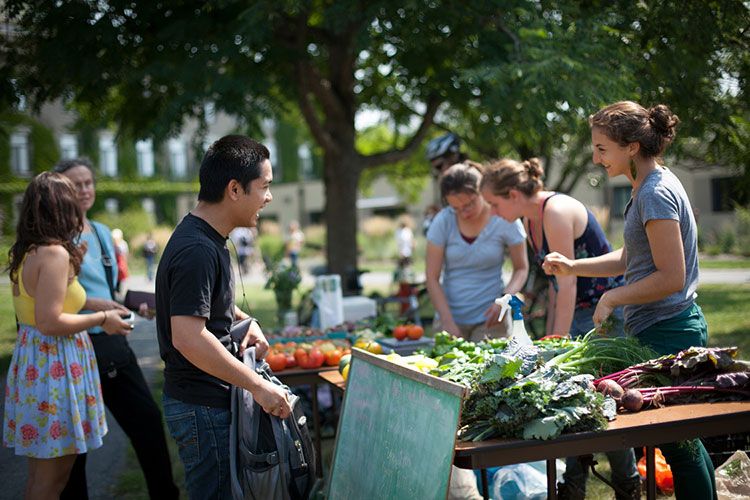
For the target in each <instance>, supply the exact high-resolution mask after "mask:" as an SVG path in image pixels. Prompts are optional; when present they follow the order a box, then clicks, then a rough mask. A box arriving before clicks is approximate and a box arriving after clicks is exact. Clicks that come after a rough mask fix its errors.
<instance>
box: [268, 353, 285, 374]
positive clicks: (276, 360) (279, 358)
mask: <svg viewBox="0 0 750 500" xmlns="http://www.w3.org/2000/svg"><path fill="white" fill-rule="evenodd" d="M266 362H267V363H268V365H269V366H270V367H271V371H274V372H280V371H282V370H283V369H284V368H286V356H284V355H283V354H282V353H280V352H273V353H271V354H269V355H268V356H266Z"/></svg>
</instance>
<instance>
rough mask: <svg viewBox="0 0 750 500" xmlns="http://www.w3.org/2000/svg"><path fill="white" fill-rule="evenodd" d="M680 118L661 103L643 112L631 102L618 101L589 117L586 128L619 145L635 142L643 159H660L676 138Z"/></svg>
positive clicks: (643, 109) (639, 106)
mask: <svg viewBox="0 0 750 500" xmlns="http://www.w3.org/2000/svg"><path fill="white" fill-rule="evenodd" d="M678 123H680V119H679V118H678V117H677V115H676V114H674V113H673V112H672V111H671V110H670V109H669V108H668V107H667V106H666V105H665V104H657V105H656V106H654V107H653V108H650V109H646V108H644V107H643V106H641V105H640V104H638V103H636V102H633V101H620V102H616V103H614V104H610V105H609V106H607V107H605V108H602V109H600V110H599V111H597V112H596V113H595V114H593V115H591V116H590V117H589V125H590V126H591V127H592V128H593V127H597V128H599V129H601V130H602V131H603V132H604V133H605V134H606V135H607V137H609V138H610V139H612V140H613V141H615V142H617V143H618V144H619V145H620V146H627V145H628V144H632V143H634V142H637V143H638V144H640V152H639V153H640V155H641V156H642V157H644V158H655V157H660V156H661V155H662V153H663V152H664V150H665V149H666V148H667V146H668V145H669V144H670V143H671V142H672V141H673V140H674V138H675V136H676V135H677V130H676V128H677V124H678Z"/></svg>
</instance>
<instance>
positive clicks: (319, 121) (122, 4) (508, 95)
mask: <svg viewBox="0 0 750 500" xmlns="http://www.w3.org/2000/svg"><path fill="white" fill-rule="evenodd" d="M5 5H6V13H7V16H8V19H9V21H10V22H11V23H12V25H13V26H14V27H15V28H16V30H15V31H12V32H11V31H10V30H8V31H7V32H6V35H5V36H4V40H3V47H2V56H0V71H1V72H2V76H3V78H2V80H0V85H2V86H4V88H10V87H11V85H15V86H16V88H18V89H21V90H22V91H23V92H24V93H25V94H26V95H27V96H28V97H29V98H30V100H31V101H32V102H35V103H41V102H44V101H46V100H50V99H53V98H56V97H61V96H62V97H66V98H68V99H70V100H71V101H72V102H73V103H75V105H76V106H77V109H79V110H80V111H81V112H82V113H83V114H84V115H85V116H86V117H87V118H89V119H91V120H99V121H101V122H102V123H115V124H117V125H118V126H119V127H121V129H123V130H126V131H128V133H130V134H132V135H134V136H136V137H138V136H153V137H156V138H159V137H163V136H167V135H169V134H172V133H174V132H176V131H177V130H178V129H179V128H180V127H181V126H182V124H183V121H184V118H185V117H187V116H192V117H197V118H199V119H201V118H203V112H204V111H203V110H204V107H203V106H202V104H203V103H204V102H206V101H212V102H214V103H215V106H216V108H217V109H222V110H225V111H226V112H228V113H230V114H233V115H236V116H239V117H242V118H243V119H244V120H246V122H247V123H248V124H249V125H251V126H252V124H255V123H258V122H259V120H260V119H262V118H263V117H267V116H273V115H277V114H279V113H285V112H290V111H291V112H292V113H293V114H296V116H301V117H302V119H303V120H304V122H305V124H306V125H307V127H308V129H309V131H310V135H311V136H312V137H313V139H314V140H315V143H316V144H317V146H318V147H319V148H320V151H321V153H322V156H323V161H324V169H323V170H324V172H323V177H324V182H325V187H326V194H327V199H326V210H325V217H326V221H327V223H328V227H329V230H328V236H327V254H328V255H327V257H328V262H329V267H330V268H331V270H332V271H333V272H345V271H346V270H347V269H351V268H354V267H355V266H356V260H357V256H356V239H355V232H356V208H355V207H356V192H357V188H358V184H359V180H360V178H361V175H362V173H363V172H364V171H365V170H367V169H371V168H373V167H378V166H382V165H396V167H391V172H392V173H393V174H395V175H403V174H405V173H407V172H409V171H412V170H415V169H409V168H405V167H404V165H407V164H405V163H403V161H404V160H406V159H407V158H409V157H410V156H411V155H413V154H415V153H416V152H417V151H419V146H420V144H421V143H422V142H423V140H424V139H425V137H427V136H428V134H429V133H436V131H433V132H430V130H431V129H432V128H433V125H437V126H438V127H441V128H444V129H452V130H455V131H457V132H459V133H460V135H461V136H462V137H463V138H464V139H465V141H466V143H467V144H468V145H469V147H470V150H471V151H472V152H473V153H474V154H476V155H477V156H478V157H479V158H478V159H485V158H490V157H495V156H501V155H511V156H516V157H529V156H541V157H543V158H545V160H546V161H547V163H548V165H549V166H551V165H552V164H553V163H554V160H553V152H556V151H563V152H566V153H568V154H567V156H565V155H564V157H565V158H566V161H565V162H564V164H562V165H561V166H560V167H559V168H560V170H561V172H562V175H561V176H560V186H558V188H562V189H569V188H570V187H571V186H572V185H574V183H575V181H576V180H577V179H578V178H579V177H580V175H581V172H583V167H584V166H586V165H587V164H588V162H589V160H588V154H587V151H588V146H587V145H588V130H587V124H586V117H587V116H588V115H589V114H590V113H592V112H594V111H595V110H596V109H597V108H598V107H600V106H602V105H604V104H607V103H609V102H612V101H616V100H621V99H625V98H630V99H635V100H639V101H641V102H642V103H643V104H645V105H649V104H655V103H657V102H666V103H667V104H669V105H670V106H671V107H672V108H673V109H674V110H675V112H677V114H678V115H680V116H681V117H682V120H683V127H682V130H681V133H680V134H681V135H680V137H682V138H683V139H682V142H681V143H680V146H681V147H680V151H682V152H684V153H685V154H694V155H697V156H700V157H703V158H706V159H709V160H712V161H719V162H721V163H728V164H732V165H737V166H741V167H745V166H747V164H748V158H749V157H750V155H748V146H747V144H748V140H747V139H748V135H750V132H749V131H750V126H749V125H748V123H749V121H748V118H749V117H750V113H749V112H748V102H750V100H749V99H748V95H747V81H748V68H749V67H750V64H748V63H749V57H750V56H748V54H750V50H748V49H750V39H749V38H750V35H749V34H748V31H747V30H748V26H749V25H750V22H749V21H750V16H748V7H747V5H746V3H743V2H742V1H741V0H714V1H707V2H664V1H659V0H640V1H639V2H636V3H633V2H631V1H625V0H618V1H615V2H605V1H600V0H587V1H577V0H575V1H574V0H542V1H539V0H494V1H487V0H464V1H461V2H456V1H447V0H404V1H401V2H392V1H387V0H371V1H364V0H361V1H354V0H353V1H346V2H344V1H334V0H318V1H312V2H311V1H303V0H276V1H270V0H259V1H255V2H243V1H239V0H224V1H222V2H198V1H190V0H185V1H180V2H164V1H137V0H127V1H125V0H107V1H102V2H93V1H83V0H77V1H68V2H46V1H42V0H26V1H23V0H6V2H5ZM8 34H10V36H8ZM368 109H370V110H374V109H377V110H382V111H384V112H385V113H387V115H388V116H389V120H388V124H389V125H390V126H391V127H392V130H391V132H390V133H387V131H386V132H385V133H384V132H383V131H375V132H373V131H370V132H369V134H370V135H369V139H367V140H359V141H358V132H357V130H356V129H355V125H354V123H355V116H356V114H357V113H358V112H360V111H363V110H368ZM378 139H382V140H381V141H380V142H381V143H380V144H378ZM385 139H388V140H385ZM399 162H402V163H399ZM410 163H412V164H413V161H412V162H410ZM398 165H401V167H398ZM548 168H549V167H548ZM416 170H417V171H418V173H419V174H420V175H424V174H425V173H426V172H427V165H426V164H425V168H424V170H421V171H420V170H419V169H416Z"/></svg>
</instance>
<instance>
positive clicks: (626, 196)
mask: <svg viewBox="0 0 750 500" xmlns="http://www.w3.org/2000/svg"><path fill="white" fill-rule="evenodd" d="M632 192H633V188H632V187H631V186H615V187H613V188H612V206H611V208H610V211H609V216H610V217H612V218H613V219H622V218H623V217H624V216H625V207H626V206H627V204H628V202H629V201H630V195H631V193H632Z"/></svg>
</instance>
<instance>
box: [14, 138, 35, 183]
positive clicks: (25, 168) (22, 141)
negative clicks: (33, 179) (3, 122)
mask: <svg viewBox="0 0 750 500" xmlns="http://www.w3.org/2000/svg"><path fill="white" fill-rule="evenodd" d="M29 156H30V155H29V131H28V130H22V129H19V130H16V131H15V132H13V133H12V134H10V168H11V170H12V171H13V173H14V174H15V175H21V176H26V175H30V174H31V164H30V162H29Z"/></svg>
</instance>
